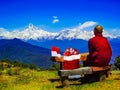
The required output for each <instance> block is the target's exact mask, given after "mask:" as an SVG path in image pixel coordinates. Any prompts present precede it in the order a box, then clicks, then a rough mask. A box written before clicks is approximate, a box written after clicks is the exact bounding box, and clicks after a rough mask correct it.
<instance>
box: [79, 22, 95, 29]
mask: <svg viewBox="0 0 120 90" xmlns="http://www.w3.org/2000/svg"><path fill="white" fill-rule="evenodd" d="M96 24H97V22H94V21H87V22H85V23H83V24H80V25H79V29H84V28H87V27H91V26H95V25H96Z"/></svg>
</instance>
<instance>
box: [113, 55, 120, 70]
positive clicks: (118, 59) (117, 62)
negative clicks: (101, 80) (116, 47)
mask: <svg viewBox="0 0 120 90" xmlns="http://www.w3.org/2000/svg"><path fill="white" fill-rule="evenodd" d="M114 65H115V66H116V67H117V68H118V69H119V70H120V56H118V57H116V58H115V62H114Z"/></svg>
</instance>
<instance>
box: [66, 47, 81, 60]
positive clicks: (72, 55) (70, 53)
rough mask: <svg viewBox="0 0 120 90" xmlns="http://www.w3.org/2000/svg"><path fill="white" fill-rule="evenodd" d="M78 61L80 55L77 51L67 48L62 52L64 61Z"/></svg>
mask: <svg viewBox="0 0 120 90" xmlns="http://www.w3.org/2000/svg"><path fill="white" fill-rule="evenodd" d="M77 59H80V53H79V51H78V50H77V49H72V48H67V49H66V51H65V52H64V60H65V61H73V60H77Z"/></svg>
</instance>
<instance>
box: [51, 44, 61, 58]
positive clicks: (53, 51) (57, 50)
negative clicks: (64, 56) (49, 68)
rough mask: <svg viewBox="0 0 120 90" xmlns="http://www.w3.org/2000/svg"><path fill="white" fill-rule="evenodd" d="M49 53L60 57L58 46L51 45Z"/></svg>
mask: <svg viewBox="0 0 120 90" xmlns="http://www.w3.org/2000/svg"><path fill="white" fill-rule="evenodd" d="M51 54H52V56H56V57H61V54H60V48H59V47H56V46H52V51H51Z"/></svg>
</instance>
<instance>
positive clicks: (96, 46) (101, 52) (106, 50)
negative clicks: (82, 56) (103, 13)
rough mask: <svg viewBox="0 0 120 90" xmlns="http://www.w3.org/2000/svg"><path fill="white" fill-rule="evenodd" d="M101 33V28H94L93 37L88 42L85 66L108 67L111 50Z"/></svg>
mask: <svg viewBox="0 0 120 90" xmlns="http://www.w3.org/2000/svg"><path fill="white" fill-rule="evenodd" d="M102 33H103V27H102V26H99V25H97V26H96V27H95V28H94V35H95V36H94V37H93V38H91V39H90V40H89V42H88V48H89V57H88V59H87V61H86V62H85V63H84V65H85V66H98V67H104V66H108V65H109V62H110V59H111V56H112V50H111V46H110V44H109V42H108V40H107V38H105V37H104V36H103V35H102Z"/></svg>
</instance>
